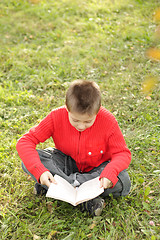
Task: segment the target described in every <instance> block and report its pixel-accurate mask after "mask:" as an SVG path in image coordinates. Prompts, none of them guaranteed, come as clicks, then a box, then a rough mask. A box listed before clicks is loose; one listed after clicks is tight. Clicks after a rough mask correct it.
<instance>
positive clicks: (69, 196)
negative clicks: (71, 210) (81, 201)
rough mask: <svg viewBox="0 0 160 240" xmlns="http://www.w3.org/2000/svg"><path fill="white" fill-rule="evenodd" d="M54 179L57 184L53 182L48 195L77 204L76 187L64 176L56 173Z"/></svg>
mask: <svg viewBox="0 0 160 240" xmlns="http://www.w3.org/2000/svg"><path fill="white" fill-rule="evenodd" d="M54 179H55V180H56V182H57V184H54V183H51V185H50V187H49V189H48V191H47V194H46V197H51V198H55V199H59V200H62V201H66V202H69V203H71V204H72V205H74V206H75V198H76V190H75V188H74V187H73V186H72V185H71V184H70V183H68V182H67V181H66V180H65V179H63V178H62V177H60V176H58V175H55V176H54Z"/></svg>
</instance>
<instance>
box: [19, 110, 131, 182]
mask: <svg viewBox="0 0 160 240" xmlns="http://www.w3.org/2000/svg"><path fill="white" fill-rule="evenodd" d="M50 137H52V138H53V141H54V143H55V147H56V148H57V149H59V150H61V151H62V152H63V153H65V154H67V155H69V156H71V157H72V158H73V159H74V160H75V161H76V164H77V167H78V169H79V171H81V172H88V171H90V170H91V169H93V168H94V167H97V166H99V165H100V164H101V163H103V162H105V161H108V160H110V162H109V163H108V164H107V166H106V167H105V169H104V170H103V171H102V173H101V175H100V178H102V177H106V178H108V179H109V180H110V181H111V182H112V183H113V186H114V185H115V184H116V183H117V181H118V178H117V176H118V174H119V172H121V171H122V170H124V169H126V168H128V166H129V164H130V161H131V153H130V151H129V149H128V148H127V146H126V143H125V140H124V137H123V135H122V133H121V130H120V128H119V126H118V123H117V121H116V119H115V117H114V116H113V115H112V114H111V113H110V112H109V111H107V110H106V109H105V108H104V107H101V108H100V110H99V112H98V114H97V116H96V120H95V122H94V124H93V125H92V126H91V127H89V128H87V129H86V130H85V131H83V132H79V131H77V130H76V129H75V128H74V127H73V126H72V125H71V124H70V122H69V119H68V111H67V109H66V107H64V106H63V107H61V108H57V109H55V110H53V111H52V112H51V113H49V114H48V115H47V116H46V117H45V118H44V119H43V120H42V121H41V122H40V123H39V125H38V126H35V127H33V128H31V129H30V131H29V132H28V133H26V134H24V135H23V136H22V137H21V138H20V139H19V141H18V143H17V146H16V147H17V151H18V154H19V156H20V158H21V159H22V161H23V162H24V165H25V166H26V168H27V169H28V171H29V172H30V173H31V174H33V175H34V176H35V178H36V179H37V181H39V178H40V176H41V174H42V173H43V172H45V171H47V169H46V168H45V167H44V166H43V164H42V163H41V161H40V158H39V155H38V153H37V151H36V150H35V149H36V145H37V144H38V143H40V142H44V141H46V140H47V139H48V138H50Z"/></svg>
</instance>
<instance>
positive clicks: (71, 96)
mask: <svg viewBox="0 0 160 240" xmlns="http://www.w3.org/2000/svg"><path fill="white" fill-rule="evenodd" d="M66 106H67V108H68V110H69V111H70V112H77V113H81V114H85V113H87V114H88V115H93V114H97V113H98V111H99V108H100V106H101V92H100V89H99V86H98V85H97V84H96V83H95V82H93V81H87V80H75V81H73V82H72V83H71V84H70V86H69V88H68V90H67V93H66Z"/></svg>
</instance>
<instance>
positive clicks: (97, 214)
mask: <svg viewBox="0 0 160 240" xmlns="http://www.w3.org/2000/svg"><path fill="white" fill-rule="evenodd" d="M103 208H104V200H103V203H102V207H101V208H97V209H96V210H95V212H94V215H95V216H100V215H101V213H102V210H103Z"/></svg>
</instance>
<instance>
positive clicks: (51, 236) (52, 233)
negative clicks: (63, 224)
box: [47, 230, 57, 239]
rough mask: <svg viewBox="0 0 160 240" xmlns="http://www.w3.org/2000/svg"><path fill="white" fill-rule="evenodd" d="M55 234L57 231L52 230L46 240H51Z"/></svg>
mask: <svg viewBox="0 0 160 240" xmlns="http://www.w3.org/2000/svg"><path fill="white" fill-rule="evenodd" d="M56 234H57V231H56V230H52V231H51V232H50V233H49V234H48V237H47V239H53V237H54V236H55V235H56Z"/></svg>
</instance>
